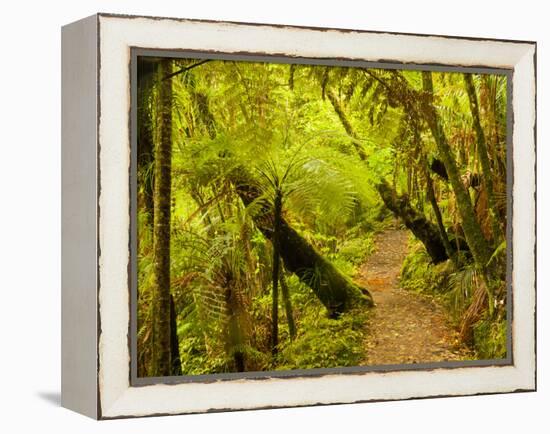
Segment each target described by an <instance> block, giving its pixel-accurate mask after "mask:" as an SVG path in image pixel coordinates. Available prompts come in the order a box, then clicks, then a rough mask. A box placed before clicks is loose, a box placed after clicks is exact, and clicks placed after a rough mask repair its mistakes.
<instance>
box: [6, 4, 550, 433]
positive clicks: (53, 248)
mask: <svg viewBox="0 0 550 434" xmlns="http://www.w3.org/2000/svg"><path fill="white" fill-rule="evenodd" d="M544 5H545V2H543V1H539V2H536V1H526V0H524V1H514V2H505V1H503V0H501V1H481V0H477V1H470V0H454V1H452V2H443V1H442V0H439V1H418V0H417V1H411V0H409V1H389V0H388V1H381V0H378V1H371V2H369V1H366V0H361V1H356V2H353V1H347V0H338V1H332V2H322V1H320V0H317V1H311V2H306V1H302V2H298V0H294V1H286V0H284V1H283V0H278V1H272V2H264V1H261V0H256V1H250V2H246V1H237V0H227V1H225V2H224V1H213V0H200V1H190V0H187V1H174V0H172V1H167V0H154V1H153V0H148V1H141V0H129V1H122V0H120V1H116V0H111V1H78V2H67V3H66V4H64V3H63V2H55V1H49V2H39V1H23V0H20V1H17V2H9V3H8V2H5V3H4V4H3V5H2V15H1V18H0V20H1V23H0V32H1V38H0V44H1V50H2V57H1V59H2V60H1V61H0V147H1V148H0V204H1V205H0V206H1V208H0V255H1V260H0V264H1V265H0V272H1V274H0V282H2V283H1V289H2V295H1V298H0V376H1V380H0V401H1V402H2V404H1V410H0V431H2V432H6V433H16V432H37V431H38V432H43V431H46V432H48V431H50V430H51V431H52V432H70V433H78V434H81V433H92V432H93V433H95V432H100V433H104V432H105V433H107V432H110V433H111V432H112V433H115V432H116V433H124V432H132V433H136V434H139V433H151V432H157V433H161V432H162V433H166V432H168V431H172V430H177V431H179V432H181V431H185V432H186V433H193V432H201V433H203V432H206V433H208V432H216V431H222V432H223V433H231V432H239V433H247V432H255V433H258V432H261V433H262V434H263V433H269V432H277V433H293V432H301V433H306V432H316V433H325V432H326V433H340V432H343V431H344V430H346V431H348V432H368V431H371V432H377V433H393V432H408V433H416V432H419V433H440V432H445V433H449V434H450V433H465V432H470V431H471V432H499V433H522V432H530V433H539V432H541V433H542V432H548V431H549V430H550V417H549V414H548V409H547V408H548V407H549V406H550V380H549V377H548V375H547V370H546V369H545V368H546V367H547V366H549V362H550V360H549V351H548V347H549V344H548V343H549V342H550V341H549V328H550V326H549V324H550V323H549V320H548V317H547V316H546V315H547V312H548V308H549V297H548V293H547V286H548V277H549V273H548V265H546V264H545V259H546V257H547V256H546V255H547V254H548V252H549V249H548V244H549V242H550V240H549V234H548V229H547V228H548V226H547V224H546V222H547V220H548V219H549V218H550V214H549V208H548V202H549V200H548V199H547V194H548V191H547V186H548V182H549V174H548V169H547V168H546V162H547V161H549V158H550V156H549V152H548V149H547V147H546V146H545V145H546V143H547V142H548V139H549V138H550V137H549V128H548V121H547V120H548V119H549V116H550V114H549V111H548V104H549V99H548V98H549V94H548V92H549V89H548V86H549V79H548V77H549V74H550V72H549V70H548V55H549V53H550V49H549V46H548V44H550V38H549V34H550V32H549V31H548V16H549V14H548V13H547V12H546V11H545V10H544V9H545V8H544ZM98 11H100V12H116V13H127V14H144V15H156V16H174V17H185V18H203V19H217V20H231V21H245V22H264V23H280V24H295V25H306V26H324V27H342V28H352V29H365V30H383V31H384V30H389V31H398V32H413V33H431V34H447V35H461V36H476V37H492V38H503V39H526V40H536V41H537V42H538V113H537V116H538V139H537V140H538V167H539V175H538V190H539V193H538V221H539V225H538V246H539V247H538V258H539V259H538V268H539V274H538V335H537V340H538V342H539V345H538V367H539V370H538V389H539V391H538V392H536V393H525V394H524V393H521V394H518V393H516V394H510V395H495V396H481V397H467V398H446V399H429V400H415V401H402V402H387V403H373V404H361V405H338V406H324V407H310V408H299V409H283V410H266V411H248V412H236V413H219V414H209V415H191V416H171V417H163V418H145V419H130V420H117V421H108V422H94V421H92V420H90V419H87V418H85V417H83V416H80V415H77V414H74V413H72V412H70V411H68V410H65V409H63V408H61V407H59V400H60V397H59V393H60V392H59V390H60V265H61V264H60V205H61V203H60V184H61V178H60V169H61V167H60V27H61V26H62V25H63V24H66V23H69V22H71V21H75V20H77V19H79V18H82V17H85V16H88V15H91V14H93V13H95V12H98ZM545 172H546V173H545ZM516 182H521V179H519V180H516Z"/></svg>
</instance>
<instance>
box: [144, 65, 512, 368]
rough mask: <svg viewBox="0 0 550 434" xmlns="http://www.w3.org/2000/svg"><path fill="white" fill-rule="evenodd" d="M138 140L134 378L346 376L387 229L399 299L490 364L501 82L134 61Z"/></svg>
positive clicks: (497, 286)
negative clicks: (395, 246)
mask: <svg viewBox="0 0 550 434" xmlns="http://www.w3.org/2000/svg"><path fill="white" fill-rule="evenodd" d="M137 141H138V146H137V152H138V155H137V159H138V167H137V172H138V192H137V193H138V213H137V221H138V375H140V376H164V375H179V374H184V375H194V374H210V373H221V372H240V371H259V370H277V369H298V368H300V369H303V368H321V367H323V368H325V367H336V366H355V365H358V364H361V362H362V360H363V359H364V353H365V351H366V349H365V348H364V345H363V342H364V338H365V335H366V334H368V333H369V329H368V327H367V326H366V324H368V318H369V315H370V312H371V309H372V308H373V305H374V303H373V297H372V294H371V292H370V291H369V289H368V288H366V287H364V286H365V285H363V284H359V283H357V282H358V281H357V279H356V280H355V281H354V277H355V276H356V274H357V272H358V270H359V268H360V267H361V266H363V264H364V263H365V261H366V260H367V258H368V256H369V254H370V253H371V252H372V250H373V248H374V244H373V237H374V234H375V233H376V232H377V231H380V230H382V229H383V228H385V227H386V226H387V225H389V224H393V219H394V218H398V219H399V221H400V222H402V224H403V225H404V227H405V228H407V229H408V230H409V231H410V234H411V248H410V251H409V256H408V257H407V259H406V260H405V263H404V265H403V276H402V284H403V286H404V287H406V288H408V289H410V290H411V291H419V292H429V293H431V294H435V295H437V296H438V297H439V298H441V300H442V302H443V303H446V306H447V307H448V309H449V315H450V316H451V317H452V319H453V321H454V324H455V326H456V327H457V328H459V329H460V332H461V337H462V339H463V341H464V342H465V343H467V344H468V345H470V346H471V347H472V348H474V349H475V350H476V352H477V353H476V354H477V355H478V357H480V358H497V357H503V356H504V355H505V353H506V333H505V331H506V327H505V325H506V322H505V319H506V290H505V281H506V275H505V269H506V267H505V261H506V244H505V231H506V78H505V77H504V76H499V75H471V74H462V73H430V72H420V71H400V70H381V69H365V68H343V67H342V68H341V67H326V66H307V65H286V64H272V63H248V62H234V61H213V60H193V59H156V58H140V60H139V64H138V138H137ZM377 248H379V249H383V248H384V246H377ZM374 308H375V307H374ZM426 333H429V330H426Z"/></svg>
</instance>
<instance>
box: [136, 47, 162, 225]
mask: <svg viewBox="0 0 550 434" xmlns="http://www.w3.org/2000/svg"><path fill="white" fill-rule="evenodd" d="M157 66H158V62H156V61H155V62H153V61H151V60H149V58H147V57H138V66H137V67H138V75H137V76H138V84H137V88H138V95H137V97H138V101H137V106H138V113H137V115H138V125H137V129H138V131H137V161H138V167H139V168H140V170H139V172H138V176H139V177H140V180H139V181H140V182H139V184H140V185H141V186H143V202H144V206H145V212H146V213H147V223H148V227H149V228H151V229H152V228H153V222H154V201H153V182H154V178H153V171H152V170H150V169H151V166H152V164H153V161H154V157H153V153H154V146H153V119H152V118H151V111H150V110H149V100H150V98H151V94H152V88H153V83H154V79H155V73H156V70H157Z"/></svg>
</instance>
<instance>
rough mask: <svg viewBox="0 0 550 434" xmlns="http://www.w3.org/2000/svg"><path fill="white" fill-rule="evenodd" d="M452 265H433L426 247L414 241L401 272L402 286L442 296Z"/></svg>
mask: <svg viewBox="0 0 550 434" xmlns="http://www.w3.org/2000/svg"><path fill="white" fill-rule="evenodd" d="M451 268H452V264H451V262H450V261H445V262H442V263H440V264H437V265H433V264H432V262H431V259H430V256H429V255H428V253H427V252H426V250H425V249H424V246H423V245H422V244H421V243H420V242H418V241H414V242H413V243H412V247H411V250H410V253H409V254H408V255H407V257H406V258H405V261H404V262H403V266H402V270H401V281H400V283H401V286H402V287H403V288H405V289H408V290H411V291H416V292H426V293H431V294H441V293H442V292H444V291H445V285H446V281H447V279H448V277H449V273H450V270H451Z"/></svg>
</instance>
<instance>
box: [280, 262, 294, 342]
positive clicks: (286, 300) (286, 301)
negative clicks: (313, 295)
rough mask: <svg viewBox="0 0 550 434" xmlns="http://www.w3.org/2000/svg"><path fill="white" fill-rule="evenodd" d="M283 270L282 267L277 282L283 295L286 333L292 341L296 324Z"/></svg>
mask: <svg viewBox="0 0 550 434" xmlns="http://www.w3.org/2000/svg"><path fill="white" fill-rule="evenodd" d="M283 268H284V267H281V273H280V275H279V282H280V283H281V293H282V295H283V303H284V306H285V314H286V321H287V323H288V333H289V334H290V339H291V340H294V339H295V338H296V323H295V322H294V314H293V313H292V301H291V300H290V291H289V290H288V285H287V284H286V279H285V273H284V270H283Z"/></svg>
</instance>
